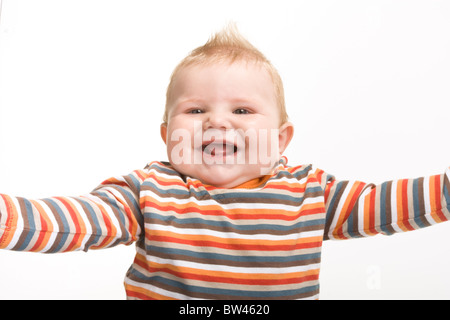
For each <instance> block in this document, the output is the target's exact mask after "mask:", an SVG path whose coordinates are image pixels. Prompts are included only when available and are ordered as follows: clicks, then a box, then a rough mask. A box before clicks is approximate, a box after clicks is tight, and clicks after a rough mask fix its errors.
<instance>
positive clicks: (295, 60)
mask: <svg viewBox="0 0 450 320" xmlns="http://www.w3.org/2000/svg"><path fill="white" fill-rule="evenodd" d="M229 21H235V22H236V23H237V26H238V28H239V29H240V30H241V32H242V33H243V34H244V36H246V37H247V38H248V39H249V40H250V41H251V42H252V43H253V44H254V45H255V46H257V47H258V48H259V49H260V50H261V51H262V52H263V53H265V54H266V55H267V56H268V58H269V59H270V60H271V61H272V62H273V63H274V65H275V66H276V67H277V68H278V69H279V71H280V73H281V76H282V77H283V79H284V83H285V89H286V100H287V106H288V111H289V114H290V118H291V120H292V122H294V124H295V129H296V132H295V137H294V140H293V141H292V143H291V145H290V147H289V148H288V150H287V152H286V155H287V156H288V158H289V163H290V164H295V165H297V164H300V163H314V164H315V165H316V166H317V167H320V168H322V169H324V170H325V171H327V172H330V173H332V174H334V175H335V176H336V177H337V178H338V179H358V180H362V181H367V182H374V183H381V182H383V181H385V180H391V179H397V178H412V177H418V176H423V175H430V174H438V173H443V172H444V170H445V169H446V167H448V166H449V165H450V150H449V144H450V142H449V138H448V136H449V116H450V1H444V0H442V1H437V0H422V1H417V0H405V1H399V0H390V1H385V0H377V1H375V0H374V1H364V0H354V1H349V0H345V1H344V0H340V1H299V0H290V1H289V0H277V1H262V0H254V1H251V0H244V1H243V0H228V1H211V0H202V1H200V0H190V1H184V0H180V1H174V0H167V1H139V0H121V1H119V0H40V1H36V0H3V8H2V17H1V22H0V192H1V193H6V194H11V195H16V196H24V197H28V198H39V197H47V196H56V195H79V194H84V193H87V192H90V191H91V190H92V189H93V188H95V187H96V186H97V185H98V184H99V183H100V182H102V181H103V180H104V179H106V178H109V177H110V176H114V175H122V174H128V173H129V172H131V171H132V170H134V169H138V168H142V167H144V166H145V164H146V163H147V162H149V161H152V160H165V159H167V157H166V155H165V148H164V145H163V143H162V141H161V139H160V137H159V125H160V122H161V118H162V115H163V107H164V96H165V89H166V86H167V84H168V80H169V76H170V74H171V72H172V70H173V68H174V67H175V65H176V64H177V63H178V62H179V61H180V60H181V59H182V58H183V57H184V56H185V55H186V54H187V53H188V52H189V51H190V50H192V49H194V48H195V47H197V46H200V45H202V44H203V43H205V42H206V40H207V39H208V37H209V36H210V35H211V34H212V33H213V32H215V31H217V30H219V29H221V28H222V27H223V26H224V25H225V24H227V22H229ZM449 240H450V224H445V223H444V224H441V225H439V226H435V227H431V228H428V229H424V230H419V231H415V232H411V233H406V234H400V235H395V236H392V237H385V236H376V237H373V238H367V239H360V240H350V241H333V242H326V243H324V246H323V258H322V271H321V299H449V298H450V275H449V272H448V270H450V250H449V248H448V243H449ZM133 256H134V248H133V246H130V247H125V246H121V247H117V248H114V249H110V250H101V251H91V252H89V253H82V252H78V253H65V254H59V255H43V254H36V253H17V252H6V251H1V252H0V299H35V298H37V299H69V298H70V299H124V298H125V293H124V289H123V285H122V282H123V278H124V276H125V272H126V271H127V269H128V267H129V265H130V264H131V263H132V260H133Z"/></svg>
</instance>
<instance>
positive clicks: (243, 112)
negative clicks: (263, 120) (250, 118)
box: [233, 108, 250, 114]
mask: <svg viewBox="0 0 450 320" xmlns="http://www.w3.org/2000/svg"><path fill="white" fill-rule="evenodd" d="M233 113H234V114H248V113H250V112H249V111H248V110H247V109H244V108H238V109H236V110H234V111H233Z"/></svg>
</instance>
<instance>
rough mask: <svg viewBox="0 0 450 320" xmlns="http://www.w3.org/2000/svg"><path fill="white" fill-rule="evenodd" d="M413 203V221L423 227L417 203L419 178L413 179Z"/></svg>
mask: <svg viewBox="0 0 450 320" xmlns="http://www.w3.org/2000/svg"><path fill="white" fill-rule="evenodd" d="M412 199H413V205H414V222H415V223H416V224H417V225H418V226H419V227H420V228H425V227H426V226H425V225H424V224H423V222H422V221H421V219H420V205H419V179H414V180H413V195H412Z"/></svg>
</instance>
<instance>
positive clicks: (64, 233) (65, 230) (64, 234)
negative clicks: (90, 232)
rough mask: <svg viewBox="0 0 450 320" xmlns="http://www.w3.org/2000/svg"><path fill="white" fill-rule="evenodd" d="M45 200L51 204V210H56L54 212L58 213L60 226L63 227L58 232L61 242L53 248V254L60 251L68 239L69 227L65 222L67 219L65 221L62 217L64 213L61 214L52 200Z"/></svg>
mask: <svg viewBox="0 0 450 320" xmlns="http://www.w3.org/2000/svg"><path fill="white" fill-rule="evenodd" d="M45 200H47V201H48V202H50V203H51V204H52V206H53V208H54V209H55V210H56V212H57V213H58V215H59V217H60V218H61V222H62V224H63V225H62V226H63V230H59V231H58V233H60V234H62V237H61V242H60V243H59V244H58V246H57V247H56V248H55V252H58V251H61V249H62V247H63V246H64V244H65V243H66V240H67V238H68V237H69V234H70V227H69V223H68V222H67V219H66V217H65V215H64V212H62V210H61V208H60V207H59V206H58V205H57V204H56V202H55V201H54V200H52V199H51V198H47V199H45ZM60 227H61V226H60Z"/></svg>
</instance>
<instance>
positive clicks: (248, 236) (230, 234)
mask: <svg viewBox="0 0 450 320" xmlns="http://www.w3.org/2000/svg"><path fill="white" fill-rule="evenodd" d="M145 228H146V230H147V231H148V232H150V234H151V232H152V230H158V231H165V232H173V233H177V234H184V235H206V236H212V237H218V238H223V239H245V240H270V241H283V240H296V239H305V238H310V237H321V236H322V235H323V230H313V231H305V232H300V233H294V234H288V235H272V234H239V233H236V232H220V231H215V230H209V229H187V228H176V227H174V226H167V225H159V224H150V223H146V224H145Z"/></svg>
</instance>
